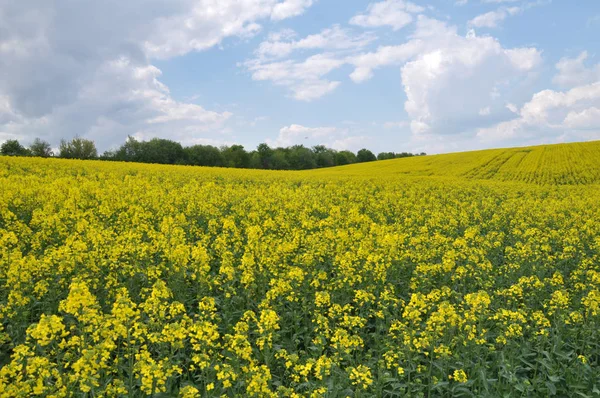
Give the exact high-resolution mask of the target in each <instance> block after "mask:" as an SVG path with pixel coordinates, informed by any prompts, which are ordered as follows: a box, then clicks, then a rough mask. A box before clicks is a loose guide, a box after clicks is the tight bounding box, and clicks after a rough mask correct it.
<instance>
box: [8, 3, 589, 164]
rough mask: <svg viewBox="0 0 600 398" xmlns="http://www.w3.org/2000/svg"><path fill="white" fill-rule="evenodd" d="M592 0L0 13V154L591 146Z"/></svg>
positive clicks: (44, 7)
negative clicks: (65, 144) (155, 146)
mask: <svg viewBox="0 0 600 398" xmlns="http://www.w3.org/2000/svg"><path fill="white" fill-rule="evenodd" d="M599 37H600V0H577V1H567V0H562V1H561V0H432V1H413V2H410V1H404V0H383V1H367V0H365V1H359V0H127V1H122V0H102V1H98V0H28V1H23V0H0V142H3V141H5V140H8V139H18V140H19V141H20V142H21V143H22V144H29V143H31V142H32V141H33V139H34V138H36V137H39V138H41V139H44V140H46V141H48V142H50V143H51V144H52V145H53V146H54V147H56V146H58V143H59V142H60V140H61V139H63V138H64V139H70V138H72V137H74V136H80V137H84V138H88V139H92V140H94V141H95V142H96V145H97V146H98V149H99V150H100V151H104V150H109V149H114V148H116V147H118V146H119V145H120V144H122V143H123V142H124V141H125V140H126V138H127V137H128V136H133V137H135V138H137V139H140V140H148V139H151V138H154V137H160V138H168V139H172V140H176V141H179V142H181V143H182V144H184V145H193V144H211V145H217V146H219V145H231V144H242V145H244V146H245V147H246V149H249V150H250V149H254V148H255V147H256V146H257V145H258V144H259V143H262V142H266V143H268V144H269V145H271V146H289V145H295V144H302V145H305V146H313V145H317V144H323V145H326V146H328V147H331V148H334V149H338V150H345V149H348V150H352V151H357V150H358V149H360V148H364V147H366V148H369V149H371V150H372V151H374V152H376V153H377V152H382V151H394V152H404V151H410V152H427V153H445V152H456V151H466V150H473V149H483V148H495V147H511V146H523V145H535V144H549V143H559V142H572V141H588V140H597V139H600V40H599V39H598V38H599Z"/></svg>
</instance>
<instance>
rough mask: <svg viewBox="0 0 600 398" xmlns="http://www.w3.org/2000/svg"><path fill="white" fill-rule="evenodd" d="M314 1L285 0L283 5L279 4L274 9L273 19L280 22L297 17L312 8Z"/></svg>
mask: <svg viewBox="0 0 600 398" xmlns="http://www.w3.org/2000/svg"><path fill="white" fill-rule="evenodd" d="M313 3H314V1H313V0H285V1H284V2H283V3H278V4H276V5H275V7H273V11H272V12H271V19H273V20H275V21H280V20H282V19H287V18H290V17H296V16H298V15H301V14H303V13H304V11H305V10H306V9H307V8H309V7H310V6H312V5H313Z"/></svg>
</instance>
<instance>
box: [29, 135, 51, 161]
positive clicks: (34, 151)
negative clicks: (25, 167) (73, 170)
mask: <svg viewBox="0 0 600 398" xmlns="http://www.w3.org/2000/svg"><path fill="white" fill-rule="evenodd" d="M29 150H30V151H31V155H32V156H39V157H41V158H47V157H50V156H52V155H53V153H52V147H51V146H50V144H49V143H48V142H46V141H44V140H42V139H40V138H36V139H35V140H33V143H32V144H31V145H30V146H29Z"/></svg>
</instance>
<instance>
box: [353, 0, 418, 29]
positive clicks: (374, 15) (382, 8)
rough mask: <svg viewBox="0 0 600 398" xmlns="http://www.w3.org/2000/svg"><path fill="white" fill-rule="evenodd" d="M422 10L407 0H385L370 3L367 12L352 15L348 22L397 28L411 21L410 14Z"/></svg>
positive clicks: (364, 25)
mask: <svg viewBox="0 0 600 398" xmlns="http://www.w3.org/2000/svg"><path fill="white" fill-rule="evenodd" d="M424 10H425V9H424V8H423V7H421V6H418V5H416V4H414V3H411V2H409V1H404V0H385V1H381V2H378V3H370V4H369V6H368V7H367V12H366V13H364V14H359V15H356V16H354V17H352V19H350V23H351V24H353V25H358V26H362V27H379V26H391V27H392V29H394V30H398V29H401V28H403V27H404V26H406V25H408V24H409V23H411V22H412V21H413V17H412V15H411V14H415V13H419V12H422V11H424Z"/></svg>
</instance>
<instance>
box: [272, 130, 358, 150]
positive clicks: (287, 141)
mask: <svg viewBox="0 0 600 398" xmlns="http://www.w3.org/2000/svg"><path fill="white" fill-rule="evenodd" d="M366 140H367V137H366V136H362V135H351V134H350V132H349V130H348V129H340V128H337V127H306V126H303V125H300V124H292V125H289V126H284V127H282V128H281V129H280V130H279V135H278V136H277V138H276V139H274V140H270V139H268V140H267V144H269V145H270V146H273V147H279V146H283V147H285V146H291V145H304V146H306V147H311V146H314V145H325V146H327V147H328V148H333V149H337V150H346V149H350V150H356V149H359V148H360V147H361V145H364V143H365V142H366Z"/></svg>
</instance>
